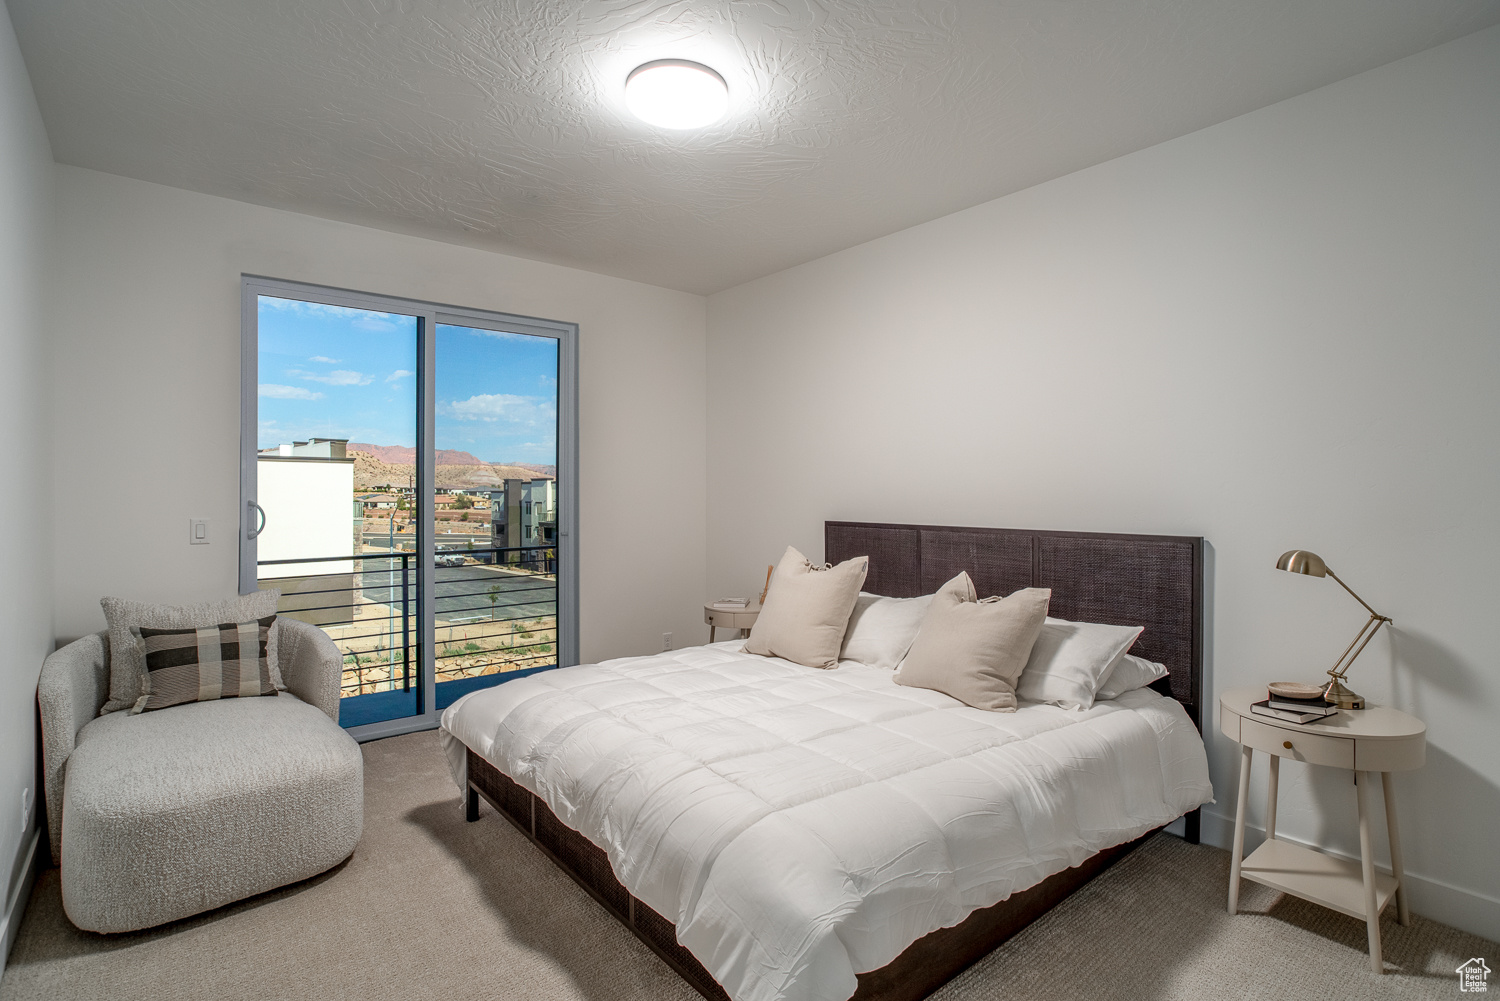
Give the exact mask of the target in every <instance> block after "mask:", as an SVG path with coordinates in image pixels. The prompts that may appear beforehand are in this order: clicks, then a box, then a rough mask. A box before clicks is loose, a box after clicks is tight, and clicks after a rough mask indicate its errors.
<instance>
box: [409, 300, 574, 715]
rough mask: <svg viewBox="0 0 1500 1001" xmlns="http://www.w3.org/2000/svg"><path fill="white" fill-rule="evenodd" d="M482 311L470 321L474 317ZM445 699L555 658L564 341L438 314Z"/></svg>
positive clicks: (439, 666)
mask: <svg viewBox="0 0 1500 1001" xmlns="http://www.w3.org/2000/svg"><path fill="white" fill-rule="evenodd" d="M473 322H474V321H470V324H472V323H473ZM436 376H437V378H436V389H435V392H436V406H435V408H434V411H435V435H434V439H435V443H436V446H437V451H436V454H435V459H436V463H435V467H436V477H435V480H434V483H433V487H432V492H433V508H434V512H433V517H434V519H435V520H434V522H433V530H432V535H433V540H434V543H435V545H436V570H435V573H434V585H433V588H434V589H433V612H434V619H435V621H434V633H435V636H436V643H437V653H436V656H435V658H434V659H435V660H436V674H437V707H438V708H439V709H444V708H446V707H447V706H448V705H449V704H450V703H452V701H453V700H454V699H456V698H458V697H459V696H460V695H462V694H464V693H465V692H469V691H473V690H474V689H476V688H482V687H485V686H486V685H490V684H494V683H495V680H496V677H497V676H499V675H510V676H514V675H515V674H516V673H517V672H524V673H529V672H531V671H535V670H543V669H545V668H547V667H552V666H555V665H556V664H557V514H558V492H557V485H558V483H557V410H558V407H557V384H558V341H557V340H556V339H555V338H551V337H540V336H537V335H535V334H524V333H516V332H514V331H512V330H504V329H497V327H478V326H472V325H469V324H457V323H444V322H442V320H441V318H440V320H439V322H438V325H437V365H436Z"/></svg>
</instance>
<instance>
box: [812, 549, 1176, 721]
mask: <svg viewBox="0 0 1500 1001" xmlns="http://www.w3.org/2000/svg"><path fill="white" fill-rule="evenodd" d="M853 556H869V557H870V572H869V576H868V577H866V578H865V590H866V591H869V592H871V593H872V594H884V595H889V596H890V597H893V598H908V597H913V596H915V595H919V594H931V593H932V592H934V591H936V590H937V589H938V588H939V587H941V586H942V585H943V583H944V582H945V581H947V580H949V579H950V578H952V577H954V576H956V575H957V574H958V572H959V571H960V570H967V571H968V572H969V576H970V577H972V578H974V586H975V588H977V589H978V591H979V593H980V595H981V596H983V595H991V594H1009V593H1011V592H1012V591H1014V590H1016V589H1017V588H1022V587H1050V588H1051V589H1052V602H1051V605H1050V606H1049V614H1051V615H1054V616H1056V617H1057V618H1060V619H1071V620H1073V621H1075V622H1108V623H1112V624H1115V625H1133V626H1134V625H1138V626H1145V627H1146V631H1145V632H1143V633H1142V634H1141V638H1140V639H1138V640H1136V643H1135V646H1134V647H1132V648H1131V653H1134V654H1136V655H1137V656H1140V657H1145V658H1146V659H1148V660H1154V661H1160V662H1161V663H1162V664H1165V665H1166V667H1167V670H1168V671H1169V672H1171V673H1170V675H1169V676H1168V677H1167V678H1164V679H1163V680H1162V681H1160V682H1158V683H1157V685H1155V686H1153V687H1156V688H1158V689H1159V690H1161V691H1162V692H1163V694H1167V695H1171V696H1172V697H1173V698H1175V699H1177V701H1179V702H1181V703H1182V704H1183V707H1184V708H1185V709H1186V710H1187V712H1188V715H1189V716H1190V717H1192V720H1193V722H1194V723H1195V724H1197V726H1198V729H1199V730H1200V731H1201V730H1202V729H1203V713H1202V700H1203V540H1202V539H1201V538H1199V537H1197V536H1189V535H1108V534H1105V533H1102V532H1038V531H1027V530H1022V529H1011V528H947V527H942V526H936V525H880V524H871V523H866V522H855V521H829V522H824V523H823V558H824V559H826V560H827V561H828V562H830V563H838V562H840V561H842V560H847V559H849V558H850V557H853Z"/></svg>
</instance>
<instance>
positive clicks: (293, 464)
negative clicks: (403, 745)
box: [240, 276, 577, 738]
mask: <svg viewBox="0 0 1500 1001" xmlns="http://www.w3.org/2000/svg"><path fill="white" fill-rule="evenodd" d="M242 323H243V326H244V350H243V354H242V364H243V365H244V377H243V380H242V381H243V384H244V390H243V405H242V409H243V416H242V430H241V449H240V450H241V462H240V479H241V501H242V503H241V512H242V522H243V523H242V525H241V532H240V589H241V591H242V592H246V591H249V590H253V589H255V588H272V587H274V588H277V589H279V590H280V591H281V592H282V598H281V602H280V610H281V614H283V615H285V616H290V617H293V618H297V619H301V620H303V621H306V622H309V623H312V624H314V625H317V626H319V627H320V628H322V629H323V630H324V631H325V632H326V633H327V634H328V635H329V637H330V638H331V639H332V640H333V641H334V644H335V646H337V647H338V649H339V651H340V654H341V655H342V657H343V676H342V693H343V698H342V700H341V706H340V721H341V722H342V723H343V724H344V725H345V726H347V727H350V728H351V730H352V731H353V732H355V734H356V736H359V737H362V738H363V737H374V736H382V735H386V734H390V733H399V732H404V731H406V730H412V729H420V728H423V727H426V726H431V725H432V724H433V723H434V722H435V720H436V715H437V713H438V712H440V711H441V710H442V709H443V708H445V707H446V706H447V705H448V704H450V703H451V702H452V701H453V700H454V699H456V698H458V697H459V696H460V695H462V694H464V693H466V692H469V691H473V690H475V689H476V688H481V687H485V686H487V685H491V684H497V683H499V682H500V681H503V680H505V679H506V678H507V677H514V676H516V675H517V674H518V673H530V672H532V671H537V670H546V669H548V668H551V667H556V666H559V665H561V664H569V663H574V662H576V650H577V644H576V637H577V617H576V608H577V601H576V594H577V591H576V582H575V579H574V577H575V575H574V568H576V565H577V557H576V552H575V551H574V547H573V540H574V538H575V535H574V533H573V530H572V525H573V519H574V498H575V497H576V483H575V482H574V480H573V470H574V468H575V456H576V451H575V448H574V446H575V442H576V438H575V433H576V432H575V426H576V425H575V422H574V419H573V415H574V414H575V413H576V401H575V398H574V392H575V387H576V384H577V383H576V371H577V368H576V328H575V327H573V326H572V325H571V324H562V323H553V322H550V321H538V320H533V319H527V318H521V317H511V316H505V315H503V314H496V313H490V312H484V311H478V310H458V309H453V308H451V307H441V306H437V305H434V304H430V303H422V302H416V301H412V300H405V299H398V298H394V297H386V296H378V295H371V294H367V293H355V292H346V291H343V290H338V289H328V288H322V287H319V286H310V285H302V284H298V283H293V282H285V281H278V280H273V279H262V278H252V277H248V276H247V277H246V278H245V279H244V280H243V296H242Z"/></svg>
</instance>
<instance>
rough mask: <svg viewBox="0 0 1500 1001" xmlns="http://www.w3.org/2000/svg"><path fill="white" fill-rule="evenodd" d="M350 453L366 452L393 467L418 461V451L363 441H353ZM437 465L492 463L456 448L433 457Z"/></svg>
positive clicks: (480, 464) (405, 447)
mask: <svg viewBox="0 0 1500 1001" xmlns="http://www.w3.org/2000/svg"><path fill="white" fill-rule="evenodd" d="M349 451H351V452H364V453H365V454H366V455H369V456H372V457H374V458H376V459H379V460H380V461H381V462H389V463H391V464H392V465H397V466H399V465H407V466H409V465H411V464H413V463H415V462H416V461H417V450H416V449H415V448H409V447H407V446H406V445H367V444H365V443H364V442H362V441H351V442H350V443H349ZM433 459H434V460H435V464H436V465H439V466H488V465H490V463H488V462H485V461H484V460H483V459H476V458H475V457H474V456H472V455H470V454H469V453H468V452H460V451H459V450H458V449H455V448H440V449H438V450H437V454H436V455H434V456H433Z"/></svg>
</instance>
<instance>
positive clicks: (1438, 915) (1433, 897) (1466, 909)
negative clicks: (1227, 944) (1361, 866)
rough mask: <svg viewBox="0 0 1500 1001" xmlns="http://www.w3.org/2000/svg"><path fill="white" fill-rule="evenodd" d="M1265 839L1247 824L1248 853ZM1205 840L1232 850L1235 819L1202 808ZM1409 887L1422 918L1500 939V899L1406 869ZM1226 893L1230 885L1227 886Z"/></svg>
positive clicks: (1307, 844)
mask: <svg viewBox="0 0 1500 1001" xmlns="http://www.w3.org/2000/svg"><path fill="white" fill-rule="evenodd" d="M1276 836H1277V838H1278V839H1280V840H1282V841H1290V842H1291V843H1292V844H1297V845H1302V846H1303V847H1304V848H1316V849H1317V850H1318V851H1322V852H1327V853H1328V854H1330V855H1333V856H1335V857H1337V858H1342V859H1348V860H1350V861H1351V862H1358V861H1359V859H1358V858H1356V857H1354V856H1352V855H1346V854H1345V853H1343V852H1340V851H1335V850H1333V849H1331V848H1325V847H1324V846H1322V845H1318V844H1314V843H1312V842H1311V841H1305V840H1303V839H1302V838H1294V837H1291V836H1290V835H1288V834H1285V833H1282V832H1277V835H1276ZM1265 839H1266V829H1265V828H1264V827H1258V826H1256V825H1254V824H1246V825H1245V852H1246V854H1248V853H1250V852H1251V851H1254V850H1255V849H1256V848H1258V847H1259V846H1260V844H1261V842H1263V841H1265ZM1203 843H1204V844H1209V845H1214V846H1216V847H1219V848H1224V849H1230V850H1232V848H1233V845H1234V818H1233V817H1226V816H1224V815H1223V814H1221V813H1215V812H1213V811H1211V810H1209V809H1208V808H1207V807H1205V808H1204V810H1203ZM1376 868H1377V869H1380V870H1381V871H1383V872H1387V873H1389V872H1390V871H1391V867H1390V866H1388V865H1383V864H1380V863H1377V864H1376ZM1406 884H1407V889H1409V890H1410V891H1411V899H1410V901H1409V905H1410V907H1411V909H1412V911H1413V912H1414V913H1416V914H1420V915H1422V916H1423V917H1426V918H1431V919H1432V920H1434V921H1441V922H1442V923H1443V924H1445V925H1451V926H1452V927H1454V928H1458V929H1460V930H1461V931H1466V932H1468V933H1469V934H1471V935H1478V936H1480V937H1481V938H1487V939H1492V940H1500V898H1496V897H1492V896H1490V895H1489V894H1487V893H1481V892H1480V891H1478V890H1470V889H1467V888H1465V887H1462V886H1454V885H1453V884H1452V883H1449V882H1448V881H1447V880H1442V879H1437V878H1436V877H1433V876H1424V875H1422V874H1421V873H1419V872H1413V871H1412V870H1411V869H1407V870H1406ZM1225 892H1226V894H1227V892H1228V888H1227V887H1226V888H1225Z"/></svg>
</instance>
